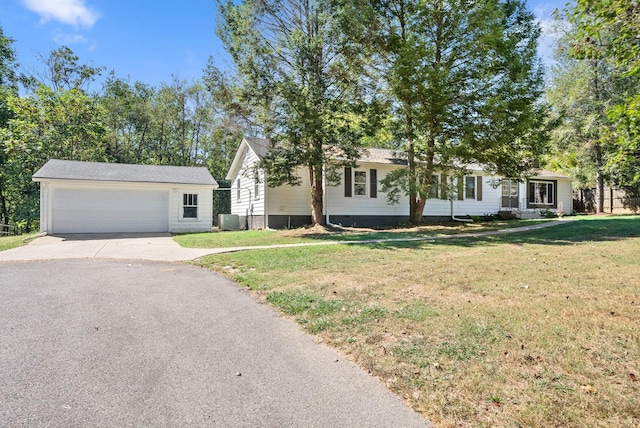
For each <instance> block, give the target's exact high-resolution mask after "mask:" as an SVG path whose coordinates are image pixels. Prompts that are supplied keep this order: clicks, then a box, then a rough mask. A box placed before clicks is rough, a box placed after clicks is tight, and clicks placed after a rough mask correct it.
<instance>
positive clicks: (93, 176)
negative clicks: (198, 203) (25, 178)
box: [33, 159, 218, 187]
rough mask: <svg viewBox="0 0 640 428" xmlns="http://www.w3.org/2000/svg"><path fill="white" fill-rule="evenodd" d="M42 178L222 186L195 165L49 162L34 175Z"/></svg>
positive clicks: (207, 171)
mask: <svg viewBox="0 0 640 428" xmlns="http://www.w3.org/2000/svg"><path fill="white" fill-rule="evenodd" d="M33 179H34V180H35V181H41V179H65V180H90V181H120V182H125V181H126V182H136V183H173V184H205V185H213V186H215V187H218V183H217V182H216V180H214V178H213V177H212V176H211V173H210V172H209V170H207V169H206V168H202V167H191V166H164V165H129V164H123V163H102V162H80V161H67V160H59V159H51V160H49V161H48V162H47V163H46V164H44V166H43V167H42V168H40V169H39V170H38V171H36V173H35V174H33Z"/></svg>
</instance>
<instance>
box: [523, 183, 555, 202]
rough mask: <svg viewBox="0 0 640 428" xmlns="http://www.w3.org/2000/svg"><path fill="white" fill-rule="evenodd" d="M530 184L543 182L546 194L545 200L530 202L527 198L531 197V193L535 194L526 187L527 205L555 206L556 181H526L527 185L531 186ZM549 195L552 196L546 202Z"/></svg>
mask: <svg viewBox="0 0 640 428" xmlns="http://www.w3.org/2000/svg"><path fill="white" fill-rule="evenodd" d="M532 184H533V185H536V184H544V185H545V186H546V187H547V195H546V196H547V202H535V201H534V202H531V201H530V200H529V198H530V197H531V195H532V194H535V193H532V192H531V191H530V190H529V189H527V205H536V206H541V205H542V206H547V207H554V206H556V201H555V197H556V187H555V186H556V185H557V183H556V182H553V181H547V180H530V181H529V183H528V186H531V185H532ZM549 185H551V192H549ZM549 195H551V197H552V200H551V202H548V201H549Z"/></svg>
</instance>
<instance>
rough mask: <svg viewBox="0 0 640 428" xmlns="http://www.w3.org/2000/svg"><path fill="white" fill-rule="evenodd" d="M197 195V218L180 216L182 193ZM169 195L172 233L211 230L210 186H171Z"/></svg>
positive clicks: (211, 194) (211, 191) (211, 195)
mask: <svg viewBox="0 0 640 428" xmlns="http://www.w3.org/2000/svg"><path fill="white" fill-rule="evenodd" d="M184 194H196V195H198V218H195V219H194V218H182V214H183V205H182V203H183V195H184ZM169 197H170V204H169V206H170V207H171V208H170V231H171V232H173V233H187V232H208V231H211V227H212V218H213V189H212V188H211V187H210V186H193V185H192V186H189V187H179V188H177V187H173V188H171V192H170V193H169Z"/></svg>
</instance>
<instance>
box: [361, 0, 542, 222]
mask: <svg viewBox="0 0 640 428" xmlns="http://www.w3.org/2000/svg"><path fill="white" fill-rule="evenodd" d="M352 4H353V8H354V9H356V10H358V13H357V15H356V16H357V18H354V21H356V20H357V21H359V22H360V24H358V23H357V22H351V24H352V25H351V26H352V27H355V28H358V29H359V30H360V31H359V33H358V32H355V35H352V37H354V38H355V39H356V40H358V42H360V43H366V44H367V45H368V47H369V52H368V55H372V56H373V57H374V61H373V66H374V67H373V68H374V70H375V71H376V73H377V74H376V78H378V79H382V81H384V82H385V86H386V88H385V89H386V92H385V95H386V96H387V97H388V105H389V106H390V114H391V118H392V120H391V121H390V125H391V129H392V130H393V134H394V139H395V141H396V144H397V146H398V147H399V148H401V149H402V150H403V151H404V153H405V157H406V160H407V164H408V168H407V169H406V170H405V175H402V174H398V175H394V176H390V177H389V178H388V180H387V181H386V182H385V183H384V184H385V185H386V188H387V189H389V190H391V189H392V188H393V187H396V188H398V189H400V190H399V191H396V192H391V193H390V195H391V196H392V201H393V199H394V198H395V200H397V197H398V193H399V192H401V193H406V194H408V195H409V200H410V207H409V208H410V210H409V211H410V217H411V221H412V222H413V223H419V222H420V221H421V219H422V212H423V209H424V206H425V203H426V199H427V195H428V193H429V188H430V186H431V185H432V183H431V177H432V175H433V173H434V172H436V171H450V173H453V172H454V171H456V170H459V169H460V167H461V165H466V164H469V163H480V164H483V165H485V166H486V168H487V169H488V170H490V171H494V172H496V173H498V174H501V175H504V176H510V177H518V176H522V175H523V174H525V172H526V171H527V170H528V169H529V168H530V167H531V166H533V164H534V162H535V160H536V159H537V158H538V157H539V156H540V154H542V153H544V151H545V149H546V146H545V140H546V137H547V132H548V126H547V124H546V123H545V118H546V106H544V105H542V104H540V103H539V102H538V98H539V96H540V93H541V89H542V67H541V64H540V62H539V60H538V59H537V57H536V46H537V38H538V35H539V33H540V30H539V28H538V26H537V24H536V23H535V21H534V18H533V15H532V14H531V12H529V11H527V10H526V7H525V3H524V2H521V1H505V2H502V1H500V2H467V1H458V0H450V1H441V0H433V1H420V2H419V1H412V0H408V1H407V0H395V1H384V2H383V1H374V2H358V1H354V2H353V3H352ZM361 17H365V18H366V20H363V19H361ZM456 173H457V172H456Z"/></svg>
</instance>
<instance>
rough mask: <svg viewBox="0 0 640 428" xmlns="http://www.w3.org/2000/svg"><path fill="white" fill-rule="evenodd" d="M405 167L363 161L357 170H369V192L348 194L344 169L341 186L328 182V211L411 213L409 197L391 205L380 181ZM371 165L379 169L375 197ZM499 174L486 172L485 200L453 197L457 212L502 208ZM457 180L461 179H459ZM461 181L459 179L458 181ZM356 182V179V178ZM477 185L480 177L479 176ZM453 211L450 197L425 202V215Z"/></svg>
mask: <svg viewBox="0 0 640 428" xmlns="http://www.w3.org/2000/svg"><path fill="white" fill-rule="evenodd" d="M397 168H401V167H397V166H393V165H383V164H367V165H364V164H363V165H360V166H359V167H358V168H355V169H354V171H366V172H367V179H368V181H367V190H368V191H367V195H366V196H355V195H352V196H351V197H345V191H344V186H345V179H344V169H343V170H342V172H341V173H340V175H341V181H340V184H339V185H338V186H327V195H326V196H327V198H326V203H325V214H326V213H329V215H330V216H384V217H394V216H408V215H409V198H408V197H407V196H402V197H401V198H400V200H399V203H398V204H395V205H390V204H388V203H387V194H386V193H384V192H383V191H382V190H381V189H382V185H381V184H380V181H381V180H382V179H384V177H385V176H386V175H387V174H388V173H390V172H391V171H393V170H394V169H397ZM371 169H376V170H377V181H378V190H377V197H375V198H372V197H371V194H370V189H369V186H370V182H369V179H370V173H369V171H370V170H371ZM469 175H470V176H474V177H477V176H478V175H481V176H482V173H480V172H474V173H471V174H469ZM493 179H495V177H490V176H482V200H481V201H479V200H477V189H476V198H474V199H465V200H458V199H457V197H456V198H455V199H454V201H453V210H454V215H458V216H464V215H484V214H495V213H497V212H498V210H499V203H500V196H501V193H500V188H497V189H494V188H493V187H492V186H491V182H492V180H493ZM456 180H457V179H456ZM456 183H457V181H456ZM352 185H353V180H352ZM476 186H477V179H476ZM450 215H451V202H450V200H449V199H439V198H429V199H428V200H427V203H426V205H425V210H424V216H425V217H449V216H450Z"/></svg>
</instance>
